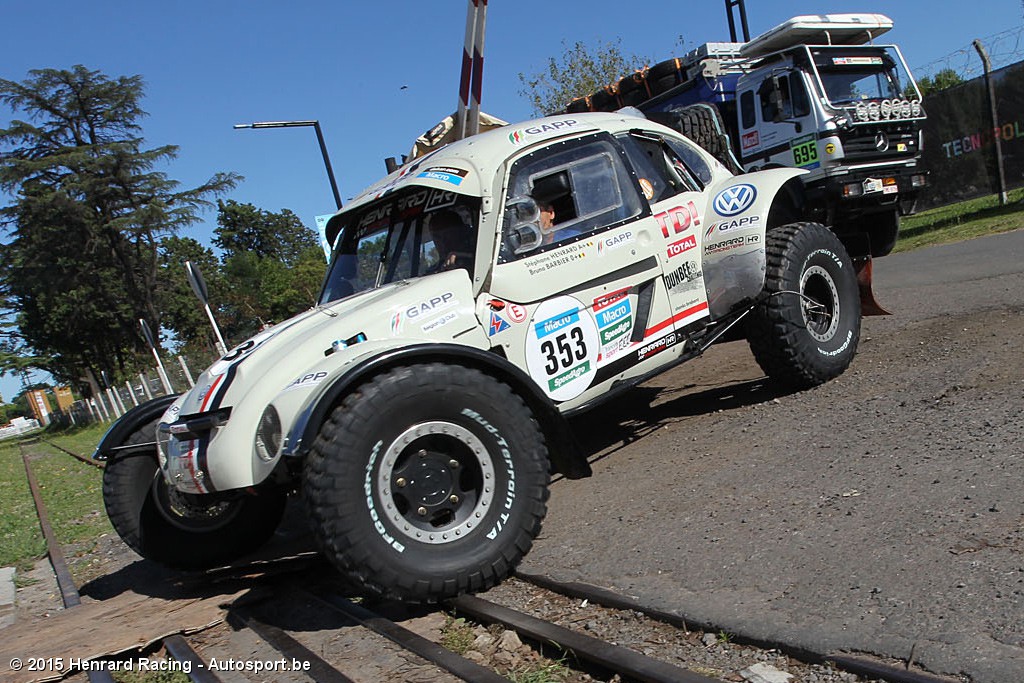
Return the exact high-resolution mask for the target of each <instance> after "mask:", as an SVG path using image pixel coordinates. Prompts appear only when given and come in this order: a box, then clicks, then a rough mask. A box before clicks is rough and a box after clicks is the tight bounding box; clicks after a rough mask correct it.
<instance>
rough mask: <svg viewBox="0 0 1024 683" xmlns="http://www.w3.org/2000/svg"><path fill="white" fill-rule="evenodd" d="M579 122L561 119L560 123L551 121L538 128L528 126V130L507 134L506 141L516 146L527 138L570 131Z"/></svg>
mask: <svg viewBox="0 0 1024 683" xmlns="http://www.w3.org/2000/svg"><path fill="white" fill-rule="evenodd" d="M579 123H580V122H579V121H577V120H576V119H563V120H561V121H552V122H551V123H544V124H541V125H539V126H530V127H529V128H519V129H517V130H514V131H512V132H511V133H509V134H508V141H509V142H511V143H512V144H513V145H518V144H520V143H521V142H524V141H525V140H526V139H527V138H528V137H530V136H533V135H543V134H545V133H558V132H565V131H568V130H572V128H573V126H578V125H579Z"/></svg>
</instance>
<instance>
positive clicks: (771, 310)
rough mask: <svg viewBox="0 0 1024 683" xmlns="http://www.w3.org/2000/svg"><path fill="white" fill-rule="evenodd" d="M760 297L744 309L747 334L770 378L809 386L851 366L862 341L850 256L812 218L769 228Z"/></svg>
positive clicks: (803, 386)
mask: <svg viewBox="0 0 1024 683" xmlns="http://www.w3.org/2000/svg"><path fill="white" fill-rule="evenodd" d="M766 238H767V239H766V259H767V272H766V275H765V287H764V293H765V295H766V296H765V299H764V301H763V302H762V303H761V304H760V305H758V306H757V307H756V308H755V309H754V310H753V311H752V312H751V315H750V320H749V322H748V324H747V339H748V341H749V343H750V349H751V351H753V353H754V358H755V359H756V360H757V363H758V365H760V366H761V369H762V370H764V372H765V374H766V375H768V376H769V377H770V378H772V379H773V380H775V381H777V382H779V383H781V384H783V385H785V386H788V387H791V388H794V389H807V388H810V387H814V386H817V385H819V384H822V383H824V382H827V381H828V380H830V379H833V378H835V377H838V376H839V375H840V374H842V373H843V371H845V370H846V368H847V367H849V365H850V363H851V362H852V361H853V356H854V354H855V353H856V351H857V343H858V341H859V340H860V318H861V316H860V293H859V290H858V288H857V276H856V273H854V270H853V263H852V262H851V261H850V257H849V255H848V254H847V253H846V250H845V249H844V248H843V245H842V244H841V243H840V242H839V239H838V238H837V237H836V236H835V235H834V234H833V233H832V232H831V231H830V230H828V229H827V228H826V227H825V226H823V225H819V224H817V223H792V224H789V225H784V226H781V227H779V228H774V229H772V230H770V231H768V234H767V236H766Z"/></svg>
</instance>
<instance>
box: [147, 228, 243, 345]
mask: <svg viewBox="0 0 1024 683" xmlns="http://www.w3.org/2000/svg"><path fill="white" fill-rule="evenodd" d="M186 261H191V262H192V264H193V265H194V266H195V267H197V268H198V269H199V272H200V273H202V275H203V281H204V282H206V286H207V289H208V290H209V294H210V299H211V301H212V302H214V303H213V304H211V305H216V304H215V302H217V301H224V296H225V292H226V291H227V287H226V285H225V282H224V278H223V277H222V276H221V273H220V262H219V261H218V260H217V256H216V254H214V253H213V250H212V249H210V248H209V247H205V246H203V245H202V244H200V243H199V242H197V241H196V240H194V239H192V238H191V237H178V236H176V235H172V236H170V237H165V238H164V239H163V240H162V241H161V242H160V277H159V279H158V285H157V287H158V291H157V302H158V305H159V307H160V311H161V313H162V314H163V316H162V318H161V324H162V325H163V326H164V328H165V329H168V330H171V331H173V332H174V336H175V338H176V339H177V341H178V348H177V351H178V352H179V353H185V354H187V355H189V356H191V357H192V358H193V359H195V360H198V359H203V360H208V359H209V358H210V356H211V353H212V352H213V351H214V350H215V349H216V337H215V336H214V334H213V330H212V329H211V327H210V321H209V319H208V318H207V317H206V313H205V312H204V311H203V310H202V308H201V304H200V303H199V300H198V299H197V298H196V295H195V293H194V292H193V291H192V287H191V286H190V285H189V283H188V278H187V276H186V274H185V262H186Z"/></svg>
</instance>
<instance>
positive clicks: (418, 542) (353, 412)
mask: <svg viewBox="0 0 1024 683" xmlns="http://www.w3.org/2000/svg"><path fill="white" fill-rule="evenodd" d="M800 173H801V171H799V170H793V169H777V170H770V171H761V172H757V173H749V174H746V175H742V176H734V175H733V174H732V173H730V172H729V171H728V170H726V169H725V168H724V167H723V166H722V165H721V164H720V163H719V162H717V161H716V160H715V159H714V158H713V157H712V156H711V155H709V154H708V153H706V152H705V151H703V150H702V149H700V148H699V147H697V146H696V145H695V144H693V143H692V142H691V141H689V140H688V139H686V138H685V137H683V136H682V135H680V134H679V133H676V132H674V131H672V130H671V129H669V128H667V127H663V126H660V125H658V124H655V123H652V122H650V121H648V120H646V119H644V118H642V117H638V116H632V115H628V114H625V113H617V114H582V115H569V116H557V117H549V118H545V119H540V120H537V121H533V122H529V123H526V124H522V125H520V126H509V127H505V128H501V129H498V130H494V131H490V132H487V133H482V134H480V135H477V136H473V137H471V138H468V139H466V140H463V141H460V142H456V143H452V144H449V145H447V146H445V147H443V148H441V149H439V150H437V151H435V152H432V153H431V154H429V155H427V156H425V157H422V158H420V159H417V160H416V161H415V162H412V163H409V164H407V165H406V166H404V167H402V168H401V169H399V170H398V171H396V172H394V173H392V174H391V175H389V176H388V177H387V178H385V179H384V180H383V181H381V182H380V183H378V184H376V185H374V186H372V187H371V188H369V189H368V190H366V191H365V192H364V193H362V194H361V195H360V196H359V197H357V198H356V199H355V200H353V201H352V202H351V203H350V204H349V205H348V206H346V207H345V208H344V209H343V210H341V211H339V212H338V214H337V215H335V216H334V217H333V218H332V219H331V221H330V222H329V224H328V237H329V238H330V239H331V241H332V243H333V244H334V252H333V258H332V261H331V265H330V268H329V271H328V275H327V277H326V281H325V284H324V288H323V293H322V295H321V297H320V300H319V302H318V303H317V305H316V306H315V307H314V308H312V309H311V310H309V311H306V312H304V313H302V314H300V315H298V316H296V317H294V318H292V319H291V320H288V321H286V322H283V323H281V324H279V325H277V326H276V327H273V328H271V329H268V330H266V331H264V332H262V333H261V334H259V335H257V336H256V337H253V338H252V339H250V340H248V341H246V342H244V343H243V344H241V345H239V346H237V347H236V348H234V349H233V350H231V351H230V352H229V353H228V354H227V355H226V356H224V357H223V358H222V359H220V360H219V361H218V362H217V363H215V364H214V365H213V366H212V367H210V368H209V369H208V370H206V372H205V373H203V375H202V377H201V378H200V379H199V381H198V382H197V384H196V386H195V388H194V389H193V390H191V391H190V392H188V393H187V394H184V395H182V396H180V397H177V398H174V399H171V398H166V399H163V400H158V401H157V402H154V403H152V404H146V405H144V406H140V407H139V408H137V409H135V410H133V411H131V412H130V413H128V414H127V415H126V416H125V417H123V418H122V419H121V420H120V421H119V422H118V423H116V424H115V425H114V426H113V427H112V428H111V430H110V432H109V433H108V435H107V436H106V437H105V438H104V440H103V441H102V442H101V444H100V446H99V448H98V457H100V458H106V459H107V467H106V470H105V474H104V497H105V502H106V506H107V510H108V512H109V515H110V517H111V520H112V521H113V524H114V526H115V528H116V529H117V531H118V532H119V533H120V534H121V536H122V538H124V540H125V541H126V542H127V543H128V545H129V546H131V547H132V548H133V549H134V550H136V551H137V552H139V553H140V554H142V555H143V556H145V557H148V558H151V559H153V560H156V561H159V562H162V563H165V564H167V565H171V566H177V567H185V568H202V567H209V566H214V565H220V564H225V563H228V562H230V561H232V560H234V559H235V558H237V557H239V556H241V555H243V554H244V553H246V552H248V551H251V550H253V549H255V548H256V547H257V546H258V545H260V544H261V543H263V542H264V541H265V540H266V539H267V538H268V537H269V536H270V535H271V534H272V533H273V531H274V528H275V526H276V524H277V522H278V520H279V519H280V517H281V514H282V511H283V508H284V502H285V498H286V496H287V495H289V494H292V493H301V496H302V497H303V498H304V504H305V509H306V510H307V511H308V514H309V517H310V522H311V527H312V529H313V532H314V535H315V537H316V538H317V540H318V543H319V545H320V547H321V549H322V550H323V552H324V553H325V554H326V555H327V557H328V558H329V559H330V560H331V561H332V563H333V564H334V565H335V566H336V567H338V569H339V570H340V571H341V572H343V573H344V574H345V575H346V576H347V577H349V578H350V579H351V580H353V581H355V582H357V583H358V584H360V585H362V586H363V587H364V588H365V589H366V590H368V591H370V592H372V593H376V594H380V595H388V596H392V597H397V598H401V599H406V600H412V601H428V602H429V601H437V600H442V599H445V598H449V597H452V596H455V595H457V594H460V593H464V592H469V591H477V590H483V589H486V588H488V587H490V586H493V585H495V584H496V583H498V582H499V581H501V580H502V579H503V578H504V577H506V576H507V575H508V574H509V572H510V571H511V570H512V569H513V567H514V566H515V565H516V564H517V562H518V561H519V560H520V559H521V558H522V557H523V556H524V555H525V554H526V552H527V551H528V550H529V548H530V546H531V543H532V541H533V539H534V538H535V537H536V535H537V533H538V532H539V530H540V526H541V521H542V519H543V517H544V514H545V512H546V501H547V497H548V482H549V476H550V473H551V472H552V471H556V472H561V473H564V474H565V475H566V476H569V477H580V476H586V475H588V474H589V472H590V470H589V466H588V464H587V461H586V458H585V457H584V456H583V455H582V454H581V453H580V452H579V451H578V449H577V448H576V447H575V446H574V442H573V440H572V438H571V436H570V434H569V431H568V429H567V428H566V426H565V425H564V422H563V420H564V416H565V415H567V414H573V413H579V412H582V411H584V410H585V409H587V408H588V407H591V406H593V405H595V404H596V403H598V402H600V401H602V400H605V399H607V398H608V397H610V396H612V395H614V394H615V393H617V391H619V390H621V389H625V388H628V387H631V386H633V385H635V384H637V383H638V382H641V381H643V380H644V379H646V378H649V377H650V376H652V375H653V374H655V373H657V372H660V371H663V370H665V369H667V368H669V367H671V366H673V365H675V364H677V363H679V362H681V361H684V360H687V359H689V358H693V357H695V356H697V355H699V354H700V353H701V352H702V351H703V350H705V349H706V348H707V347H708V346H709V345H710V344H711V343H713V342H714V341H715V340H717V339H719V338H720V337H722V336H723V335H724V334H725V333H726V332H727V331H729V330H730V329H731V330H732V331H733V332H737V331H739V332H742V333H744V334H746V335H747V337H748V339H749V343H750V346H751V348H752V350H753V352H754V355H755V356H756V358H757V360H758V362H759V363H760V365H761V367H762V368H763V369H764V371H765V372H766V374H768V375H769V376H770V377H771V378H773V379H775V380H778V381H780V382H784V383H786V384H789V385H791V386H795V387H810V386H814V385H817V384H819V383H821V382H824V381H826V380H828V379H830V378H832V377H835V376H836V375H838V374H840V373H841V372H843V370H845V369H846V367H847V366H848V365H849V363H850V362H851V359H852V357H853V354H854V352H855V350H856V347H857V342H858V337H859V331H860V310H859V300H858V291H857V283H856V278H855V274H854V272H853V269H852V266H851V263H850V260H849V258H848V256H847V254H846V252H845V251H844V249H843V247H842V245H841V244H840V243H839V241H838V240H837V239H836V237H835V236H834V235H833V234H832V233H831V232H830V231H829V230H827V229H825V228H824V227H822V226H820V225H817V224H813V223H795V224H785V225H779V224H775V223H777V222H778V221H776V220H775V217H776V216H782V215H791V213H790V212H789V211H787V210H785V209H786V208H787V207H785V206H781V204H783V203H785V202H786V201H788V198H789V197H791V196H792V189H791V188H789V190H787V189H786V186H787V184H791V183H796V184H797V185H798V186H799V182H800V181H799V179H798V176H799V174H800ZM552 213H553V217H552Z"/></svg>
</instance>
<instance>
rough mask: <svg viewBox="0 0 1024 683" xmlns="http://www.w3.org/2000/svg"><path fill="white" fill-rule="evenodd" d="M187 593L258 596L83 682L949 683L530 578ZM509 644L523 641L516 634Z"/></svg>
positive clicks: (239, 579) (277, 569) (211, 576)
mask: <svg viewBox="0 0 1024 683" xmlns="http://www.w3.org/2000/svg"><path fill="white" fill-rule="evenodd" d="M50 445H55V444H50ZM58 448H59V450H61V451H63V452H65V453H67V454H69V455H72V456H75V457H76V458H78V459H83V457H82V456H79V455H77V454H74V453H71V452H70V451H67V450H66V449H63V448H60V447H58ZM22 458H23V461H24V464H25V471H26V476H27V478H28V481H29V485H30V489H31V490H32V494H33V498H34V499H35V502H36V508H37V512H38V515H39V520H40V527H41V528H42V530H43V534H44V536H45V537H46V540H47V550H48V554H49V556H50V560H51V563H52V564H53V567H54V573H55V575H56V577H57V582H58V585H59V588H60V593H61V596H62V598H63V602H64V605H65V607H66V608H67V609H76V606H77V605H79V604H80V603H81V599H80V597H79V594H78V590H77V587H76V586H75V585H74V583H73V581H72V580H71V576H70V573H69V572H68V570H67V566H66V563H65V562H64V559H63V555H62V552H61V549H60V544H59V543H58V542H57V540H56V538H55V537H54V535H53V530H52V528H51V527H50V524H49V520H48V515H47V513H46V508H45V505H44V504H43V501H42V499H41V497H40V496H39V490H38V484H37V483H36V482H35V477H34V475H33V472H32V469H31V464H30V460H31V458H30V456H29V455H28V454H27V453H24V452H23V453H22ZM184 583H185V584H186V592H187V590H188V585H192V586H194V587H198V586H205V587H209V586H211V585H230V586H233V587H235V588H237V587H238V586H240V585H244V586H246V587H247V588H248V591H247V592H246V594H245V595H244V596H243V598H241V599H236V600H234V601H233V602H232V603H231V604H230V605H228V606H227V607H226V610H225V613H224V618H223V623H222V624H220V625H219V626H216V627H211V628H209V629H206V630H204V631H201V632H200V633H197V634H191V635H189V636H188V637H187V638H186V637H183V636H182V635H180V634H176V635H171V636H167V637H164V638H162V639H161V641H160V642H159V643H158V644H155V645H154V644H150V645H149V646H147V647H146V649H145V650H126V651H122V652H121V653H119V654H118V655H116V656H114V657H112V658H109V659H107V660H105V661H107V662H113V664H105V665H96V668H95V669H94V668H92V667H91V666H90V667H83V668H82V669H81V673H83V674H84V675H86V676H88V679H89V680H90V681H96V682H98V683H101V682H106V681H112V680H113V678H112V677H111V676H110V673H109V671H108V670H110V669H114V668H115V667H116V662H119V661H120V662H126V661H132V660H133V658H135V659H137V658H139V657H143V656H145V657H150V656H163V655H164V654H166V656H167V657H169V658H170V659H169V660H168V661H172V662H175V663H176V665H175V666H174V667H172V670H175V671H180V672H182V673H185V674H187V675H188V677H189V678H190V680H192V681H197V682H200V683H215V682H217V681H225V682H226V683H245V682H247V681H261V680H274V681H284V682H286V683H287V682H289V681H307V680H314V681H327V682H328V683H345V682H347V681H368V680H384V679H395V680H402V678H401V677H403V676H404V677H405V679H407V680H417V681H449V680H465V681H473V682H477V681H479V682H480V683H492V682H495V683H496V682H499V681H509V680H524V676H525V672H527V671H530V670H531V669H530V667H529V666H527V664H529V665H530V666H532V671H533V672H535V673H536V672H548V677H546V678H545V677H543V676H535V677H533V678H530V679H529V680H538V681H543V680H551V681H562V680H567V681H589V680H622V681H649V682H651V683H710V682H711V681H716V680H732V681H740V680H750V681H770V680H784V678H776V679H772V678H760V679H758V678H756V677H754V676H755V674H757V673H758V671H760V672H765V671H766V669H765V667H768V670H772V671H775V672H778V673H779V674H780V675H782V674H784V673H785V672H784V671H782V670H780V669H776V668H775V667H772V666H771V665H770V664H767V663H766V662H767V661H773V662H776V663H777V662H778V661H780V660H784V663H785V664H786V667H785V668H786V669H787V670H790V671H796V672H797V673H796V677H791V678H790V679H789V680H790V681H792V683H796V682H797V681H800V680H818V681H829V680H836V681H844V682H845V681H852V680H857V681H889V682H891V683H950V681H952V680H953V679H949V678H942V677H936V676H933V675H930V674H927V673H925V672H922V671H919V670H916V669H912V668H910V666H909V664H910V663H903V664H902V665H901V664H899V663H892V662H882V661H878V660H874V659H870V658H866V657H862V656H857V655H853V654H847V653H809V652H806V651H800V652H786V648H785V645H784V644H779V643H753V642H743V640H742V638H733V637H731V636H729V635H728V634H722V633H718V634H714V628H713V626H712V625H702V626H703V627H704V628H705V629H710V631H709V632H710V633H711V634H713V635H712V639H711V640H710V641H709V638H708V633H705V634H700V633H697V632H694V631H693V630H692V628H693V624H689V625H688V624H687V622H686V620H685V618H683V617H682V616H680V615H677V614H672V613H668V612H664V611H659V610H657V609H651V608H649V607H648V606H645V605H642V604H639V603H638V602H636V601H635V600H633V599H631V598H629V597H628V596H623V595H619V594H616V593H613V592H611V591H607V590H604V589H601V588H597V587H594V586H588V585H586V584H580V583H576V584H564V583H558V582H556V581H554V580H552V579H550V578H547V577H543V576H537V575H525V574H521V575H519V576H518V577H517V578H516V579H513V580H511V581H510V582H509V583H510V584H514V586H513V587H512V588H509V587H508V586H502V587H499V588H498V589H496V590H495V591H492V593H495V596H494V597H492V595H491V593H489V594H487V596H485V597H477V596H463V597H461V598H459V599H457V600H454V601H452V602H451V603H449V604H447V605H444V606H442V608H441V609H440V610H438V609H427V608H422V609H420V608H414V607H409V606H406V605H400V604H397V603H390V602H366V601H359V600H358V598H355V597H354V596H353V595H351V594H350V592H349V591H347V590H346V589H345V587H344V585H342V584H340V583H339V582H338V580H337V577H336V575H334V574H333V572H332V571H331V570H330V568H329V567H328V566H327V565H326V564H325V563H323V562H321V561H318V560H317V559H315V558H311V557H309V556H305V557H298V558H286V559H282V560H280V561H277V562H269V563H262V564H259V565H247V566H242V567H232V568H226V569H222V570H216V571H212V572H207V573H204V574H202V575H199V576H192V577H190V578H189V579H187V580H186V581H185V582H184ZM225 592H227V590H226V589H225ZM524 595H528V597H526V598H524V597H523V596H524ZM595 610H604V611H607V612H609V613H616V614H619V615H626V616H625V617H621V616H620V617H617V618H619V619H622V620H624V621H625V622H628V624H629V626H628V627H627V628H625V629H620V630H618V632H617V635H615V633H612V634H611V635H604V634H602V633H600V631H601V630H602V629H600V628H599V627H597V626H595V625H594V624H595V621H600V619H601V618H602V617H601V616H594V615H595ZM531 612H532V613H531ZM605 616H606V615H605ZM641 622H643V623H641ZM453 624H454V625H455V628H456V629H463V630H464V632H463V634H462V635H463V637H462V639H461V645H455V646H452V641H454V640H457V639H453V638H451V637H450V635H451V633H452V631H451V628H452V626H453ZM648 629H653V631H652V632H654V633H656V635H655V636H645V637H644V640H642V641H639V642H637V641H636V640H635V639H634V642H629V643H625V642H616V641H624V640H628V638H627V637H624V636H628V635H629V634H636V633H645V632H647V630H648ZM513 633H514V634H515V636H512V635H510V634H513ZM470 638H472V646H469V645H470V643H469V640H470ZM733 641H735V642H733ZM682 643H688V644H690V645H692V646H693V647H694V651H695V652H698V653H701V652H703V653H704V654H705V655H706V654H707V653H709V652H710V651H712V650H723V649H727V648H729V647H733V648H743V649H744V651H749V652H750V653H752V654H751V656H750V660H751V661H750V664H751V666H749V667H747V668H746V669H743V670H738V669H732V670H729V669H728V668H724V667H722V666H721V665H719V664H715V663H714V662H713V660H712V659H710V658H708V657H705V658H704V660H700V658H699V657H698V658H697V659H696V663H694V661H695V660H694V658H692V657H691V658H690V660H687V659H686V658H684V657H680V656H679V655H678V654H676V653H677V652H678V650H679V648H680V647H681V644H682ZM446 644H447V645H449V647H445V645H446ZM758 647H760V648H762V649H761V650H758V649H757V648H758ZM523 653H526V654H525V655H524V654H523ZM757 653H760V654H757ZM765 653H767V654H765ZM502 655H504V657H502ZM53 656H59V653H53ZM795 657H799V658H801V659H803V662H799V661H797V660H796V659H795ZM368 659H373V660H379V663H377V664H375V663H373V662H368V661H367V660H368ZM517 660H518V661H519V666H518V668H517V666H516V662H517ZM524 660H525V662H524ZM758 662H760V663H761V664H762V665H763V666H762V667H761V668H760V669H757V667H756V666H755V665H756V664H757V663H758ZM0 666H3V662H0ZM410 672H414V674H410ZM2 673H4V672H2V671H0V674H2ZM812 674H813V676H814V678H811V675H812ZM833 674H834V678H831V679H830V678H829V676H830V675H833ZM765 675H767V674H765ZM12 680H13V679H12ZM17 680H31V678H24V677H23V678H21V679H17Z"/></svg>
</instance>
